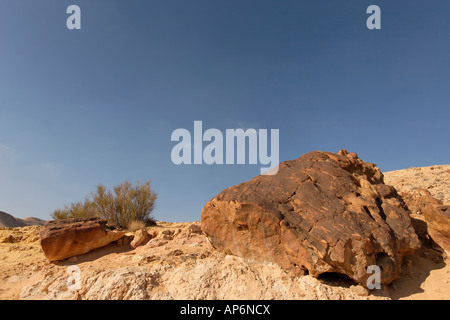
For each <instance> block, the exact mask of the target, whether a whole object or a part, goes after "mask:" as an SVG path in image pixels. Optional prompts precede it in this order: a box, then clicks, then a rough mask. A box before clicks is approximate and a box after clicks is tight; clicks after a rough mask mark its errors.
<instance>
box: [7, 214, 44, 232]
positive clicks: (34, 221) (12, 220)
mask: <svg viewBox="0 0 450 320" xmlns="http://www.w3.org/2000/svg"><path fill="white" fill-rule="evenodd" d="M44 223H45V220H42V219H39V218H34V217H29V218H25V219H19V218H16V217H14V216H12V215H10V214H9V213H6V212H3V211H0V227H6V228H16V227H25V226H43V225H44Z"/></svg>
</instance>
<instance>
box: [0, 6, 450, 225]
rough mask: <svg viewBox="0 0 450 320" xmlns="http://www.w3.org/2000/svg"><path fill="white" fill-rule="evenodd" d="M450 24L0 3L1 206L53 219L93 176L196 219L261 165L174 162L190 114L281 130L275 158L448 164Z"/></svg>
mask: <svg viewBox="0 0 450 320" xmlns="http://www.w3.org/2000/svg"><path fill="white" fill-rule="evenodd" d="M71 4H76V5H78V6H80V8H81V26H82V28H81V30H68V29H67V28H66V19H67V17H68V16H69V15H68V14H67V13H66V8H67V7H68V6H69V5H71ZM371 4H376V5H379V6H380V8H381V19H382V20H381V21H382V22H381V24H382V29H381V30H368V29H367V28H366V19H367V18H368V16H369V15H368V14H366V9H367V7H368V6H369V5H371ZM449 30H450V2H449V1H446V0H434V1H433V2H432V4H431V3H430V2H427V1H423V0H422V1H378V0H377V1H361V0H348V1H334V0H321V1H300V0H296V1H286V0H281V1H274V0H271V1H268V0H265V1H260V0H239V1H237V0H228V1H219V0H183V1H178V0H161V1H137V0H127V1H125V0H121V1H117V0H97V1H84V0H74V1H54V0H52V1H50V0H40V1H31V0H22V1H16V0H2V1H1V2H0V210H2V211H6V212H9V213H11V214H13V215H15V216H17V217H21V218H24V217H28V216H36V217H40V218H43V219H50V214H51V213H52V212H53V210H55V209H57V208H61V207H63V205H64V204H69V203H71V202H75V201H79V200H82V199H83V198H84V196H85V195H87V194H88V193H90V192H91V191H94V190H95V187H96V185H97V184H98V183H103V184H105V185H106V186H108V187H112V186H113V185H115V184H118V183H121V182H123V181H124V180H126V179H127V180H129V181H131V182H135V181H136V180H138V179H139V180H140V181H146V180H147V179H152V186H153V188H154V189H155V191H156V192H157V193H158V194H159V198H158V201H157V207H156V209H155V211H154V214H153V215H154V217H155V218H156V219H158V220H163V221H194V220H199V219H200V212H201V209H202V207H203V205H204V204H205V203H206V202H207V201H208V200H210V199H211V198H212V197H214V196H215V195H216V194H217V193H219V192H220V191H221V190H223V189H225V188H227V187H229V186H232V185H235V184H238V183H241V182H244V181H247V180H249V179H251V178H252V177H254V176H256V175H258V174H259V169H260V167H261V165H259V164H258V165H213V166H208V165H180V166H176V165H174V164H173V163H172V161H171V158H170V154H171V150H172V148H173V147H174V145H175V144H176V143H175V142H172V141H171V140H170V136H171V133H172V132H173V131H174V130H175V129H177V128H186V129H188V130H189V131H191V132H193V131H192V130H193V123H194V121H195V120H201V121H203V127H204V129H207V128H218V129H220V130H223V132H225V129H227V128H255V129H279V130H280V149H279V152H280V160H281V161H284V160H290V159H295V158H298V157H299V156H301V155H302V154H304V153H307V152H310V151H313V150H323V151H332V152H337V151H338V150H340V149H342V148H346V149H348V150H349V151H352V152H356V153H357V154H358V155H359V156H360V157H361V158H362V159H363V160H365V161H369V162H373V163H376V164H377V165H378V166H379V167H380V169H381V170H382V171H390V170H397V169H402V168H409V167H413V166H428V165H434V164H449V163H450V161H449V159H450V148H449V147H448V145H449V143H448V141H449V138H450V134H449V130H448V121H449V119H450V111H449V110H450V108H449V101H450V90H449V88H450V77H449V75H450V59H449V57H450V32H449Z"/></svg>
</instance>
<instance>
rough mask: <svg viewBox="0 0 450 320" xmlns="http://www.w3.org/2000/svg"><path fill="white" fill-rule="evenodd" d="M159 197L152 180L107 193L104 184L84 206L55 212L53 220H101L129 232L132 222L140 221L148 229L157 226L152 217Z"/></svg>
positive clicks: (125, 183)
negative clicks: (76, 218) (91, 218)
mask: <svg viewBox="0 0 450 320" xmlns="http://www.w3.org/2000/svg"><path fill="white" fill-rule="evenodd" d="M156 198H157V194H156V193H155V192H153V190H152V188H151V186H150V180H149V181H147V182H146V183H144V184H140V183H139V181H138V182H137V184H136V186H133V185H132V184H131V183H130V182H128V181H125V182H124V183H122V184H120V185H117V186H114V188H113V189H112V190H107V189H106V187H105V186H104V185H103V184H99V185H98V186H97V191H96V192H95V193H92V194H91V195H90V196H88V197H87V198H86V199H85V201H84V202H77V203H73V204H71V205H70V206H65V207H64V209H62V210H61V209H60V210H55V211H54V213H53V214H52V217H53V218H54V219H64V218H75V217H102V218H104V219H106V220H108V223H109V224H110V225H113V226H117V227H121V228H128V227H129V225H130V224H131V223H132V221H141V222H143V223H144V224H145V225H147V224H154V223H155V220H154V219H153V217H152V216H151V213H152V211H153V209H154V207H155V201H156Z"/></svg>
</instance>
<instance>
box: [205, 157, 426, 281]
mask: <svg viewBox="0 0 450 320" xmlns="http://www.w3.org/2000/svg"><path fill="white" fill-rule="evenodd" d="M403 206H404V203H403V201H402V198H401V197H400V196H399V195H398V194H397V192H396V190H395V189H394V188H393V187H391V186H387V185H385V184H384V183H383V175H382V173H381V172H380V170H379V169H378V168H377V167H376V165H375V164H371V163H367V162H364V161H362V160H360V159H359V158H358V156H357V155H356V154H355V153H347V151H346V150H341V151H340V152H338V153H336V154H335V153H330V152H319V151H314V152H311V153H308V154H305V155H303V156H301V157H300V158H298V159H297V160H292V161H286V162H283V163H281V164H280V166H279V170H278V173H277V174H275V175H260V176H257V177H255V178H253V179H252V180H250V181H248V182H245V183H242V184H239V185H237V186H234V187H231V188H228V189H226V190H224V191H222V192H221V193H220V194H219V195H217V196H216V197H215V198H213V199H212V200H210V201H209V202H208V203H207V204H206V205H205V207H204V208H203V210H202V214H201V227H202V230H203V231H204V232H205V233H206V235H207V236H208V238H209V240H210V242H211V243H212V245H213V246H214V247H216V248H217V249H219V250H222V251H224V252H226V253H230V254H234V255H237V256H241V257H245V258H249V259H255V260H264V261H270V262H274V263H277V264H279V265H280V266H282V267H283V268H285V269H286V270H290V271H293V272H294V273H297V274H302V273H305V272H308V273H309V274H311V275H313V276H318V275H320V274H322V273H325V272H336V273H339V274H343V275H347V276H348V277H350V278H352V279H354V280H355V281H357V282H358V283H360V284H362V285H364V286H365V285H366V283H367V279H368V277H369V276H370V275H371V273H368V267H369V266H371V265H377V266H379V267H380V269H381V283H382V284H387V283H390V282H391V281H393V280H394V279H396V278H397V277H398V276H399V274H400V272H401V263H402V259H403V257H404V256H405V255H406V254H409V253H412V252H414V251H415V250H416V249H418V248H419V245H420V243H419V240H418V237H417V235H416V233H415V231H414V229H413V227H412V225H411V219H410V217H409V214H408V212H407V210H405V209H404V207H403Z"/></svg>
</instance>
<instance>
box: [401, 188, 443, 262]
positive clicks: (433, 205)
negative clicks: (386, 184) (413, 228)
mask: <svg viewBox="0 0 450 320" xmlns="http://www.w3.org/2000/svg"><path fill="white" fill-rule="evenodd" d="M401 195H402V197H403V199H404V201H405V203H406V205H407V207H408V208H409V210H410V211H411V212H413V213H417V212H420V213H421V214H422V215H423V216H424V217H425V221H426V224H427V232H428V234H429V235H430V237H431V238H432V239H433V241H434V242H435V243H436V244H438V245H439V246H440V247H441V248H442V249H443V250H444V251H445V252H446V253H447V255H449V253H450V206H445V205H443V202H442V201H440V200H438V199H435V198H434V197H432V196H431V194H430V192H429V191H428V190H426V189H417V190H415V191H413V192H404V193H402V194H401Z"/></svg>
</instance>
